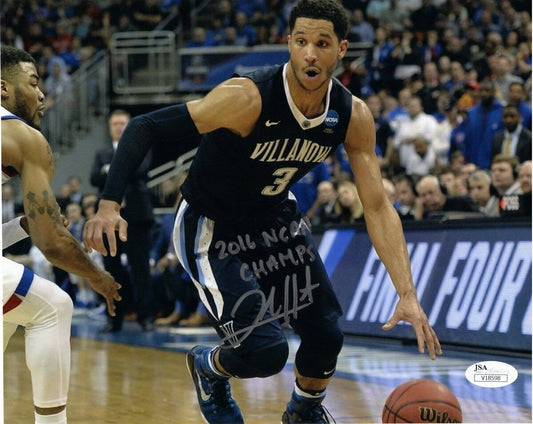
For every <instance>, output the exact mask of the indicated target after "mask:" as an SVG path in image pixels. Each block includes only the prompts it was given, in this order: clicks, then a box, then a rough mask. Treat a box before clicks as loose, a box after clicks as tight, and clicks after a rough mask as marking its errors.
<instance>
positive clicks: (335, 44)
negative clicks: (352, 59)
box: [288, 18, 348, 91]
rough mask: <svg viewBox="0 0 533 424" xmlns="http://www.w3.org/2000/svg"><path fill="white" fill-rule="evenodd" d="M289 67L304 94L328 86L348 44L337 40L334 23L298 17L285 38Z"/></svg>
mask: <svg viewBox="0 0 533 424" xmlns="http://www.w3.org/2000/svg"><path fill="white" fill-rule="evenodd" d="M288 43H289V53H290V67H291V69H292V72H293V75H294V77H295V79H296V81H297V82H298V84H299V86H300V87H301V88H303V89H304V90H306V91H316V90H319V89H321V88H325V87H327V84H328V83H329V80H330V79H331V76H332V75H333V71H334V70H335V68H336V67H337V62H338V61H339V60H341V59H342V58H343V57H344V55H345V53H346V48H347V46H348V41H346V40H343V41H339V39H338V37H337V35H336V34H335V31H334V30H333V23H332V22H330V21H326V20H323V19H309V18H298V19H296V22H295V24H294V28H293V30H292V32H291V34H290V36H289V38H288Z"/></svg>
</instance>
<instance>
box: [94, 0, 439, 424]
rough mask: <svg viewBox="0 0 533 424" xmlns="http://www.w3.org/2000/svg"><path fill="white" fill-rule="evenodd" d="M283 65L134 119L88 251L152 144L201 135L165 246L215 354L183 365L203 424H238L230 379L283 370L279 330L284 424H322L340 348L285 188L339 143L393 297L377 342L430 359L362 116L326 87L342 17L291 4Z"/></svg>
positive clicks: (307, 241) (317, 269)
mask: <svg viewBox="0 0 533 424" xmlns="http://www.w3.org/2000/svg"><path fill="white" fill-rule="evenodd" d="M289 28H290V36H289V39H288V47H289V52H290V60H289V62H288V63H286V64H285V65H283V66H275V67H270V68H267V69H263V70H260V71H257V72H255V73H252V74H250V75H247V76H245V77H235V78H231V79H230V80H228V81H226V82H223V83H222V84H220V85H219V86H217V87H216V88H214V89H213V90H212V91H211V92H210V93H208V94H207V95H206V96H205V97H204V98H202V99H200V100H194V101H191V102H188V103H187V104H184V105H178V106H173V107H170V108H165V109H162V110H159V111H155V112H152V113H149V114H146V115H144V116H141V117H137V118H135V119H133V121H131V123H130V126H129V127H128V128H127V129H126V131H125V133H124V135H123V139H122V141H121V142H120V144H119V146H120V147H119V150H118V152H117V154H116V156H115V159H114V161H113V163H112V165H111V170H110V173H109V178H108V182H109V184H107V185H106V188H105V190H104V194H103V198H104V200H102V201H100V205H99V210H98V214H97V217H96V218H94V219H93V220H92V221H90V222H89V224H88V225H87V226H86V230H85V234H84V240H85V241H86V245H87V247H88V248H94V249H96V250H98V251H100V252H102V253H105V252H106V250H105V248H104V245H103V243H102V237H103V234H106V235H107V237H108V238H109V239H110V252H111V254H115V252H116V250H115V245H114V237H115V236H114V231H115V230H116V229H117V230H119V236H120V237H121V239H123V240H124V239H125V238H126V223H125V221H124V220H123V219H122V218H121V217H120V215H119V208H120V202H121V199H122V194H123V191H124V186H125V182H126V181H127V179H128V178H129V175H131V174H132V173H133V172H134V170H135V168H136V166H138V164H139V163H140V162H141V160H142V158H143V156H144V155H145V154H146V152H147V151H148V149H149V148H150V145H151V144H152V143H155V141H156V140H159V139H162V138H168V137H169V136H170V135H174V137H175V139H176V140H179V141H182V140H187V139H189V138H190V137H195V136H198V134H203V138H202V141H201V144H200V147H199V149H198V153H197V155H196V157H195V159H194V161H193V164H192V166H191V169H190V172H189V176H188V178H187V180H186V181H185V183H184V184H183V186H182V193H183V200H182V201H181V203H180V205H179V207H178V214H177V218H176V225H175V233H174V243H175V246H176V252H177V254H178V256H179V258H180V261H181V263H182V265H183V266H184V268H185V269H186V270H188V272H189V274H190V275H191V277H192V279H193V281H194V284H195V285H196V287H197V289H198V292H199V295H200V298H201V299H202V301H203V303H204V305H205V306H206V308H207V310H208V311H209V313H210V315H211V319H212V322H213V326H214V327H215V328H216V329H217V331H218V333H219V335H220V336H221V338H222V340H223V342H224V343H223V344H222V345H220V346H217V347H215V348H209V347H207V346H197V347H195V348H193V349H192V350H191V351H190V352H189V354H188V358H187V364H188V367H189V371H190V373H191V375H192V377H193V380H194V383H195V386H196V390H197V394H198V401H199V404H200V409H201V412H202V415H203V417H204V419H205V420H206V421H208V422H210V423H222V422H223V423H230V422H231V423H238V422H243V417H242V414H241V412H240V410H239V407H238V406H237V404H236V402H235V400H234V399H233V398H232V396H231V391H230V385H229V381H228V380H229V378H230V377H239V378H250V377H267V376H270V375H273V374H276V373H278V372H279V371H280V370H281V369H282V368H283V366H284V365H285V362H286V360H287V356H288V344H287V341H286V339H285V336H284V333H283V330H282V325H281V324H280V321H282V322H283V321H285V322H288V323H290V325H291V326H292V328H293V329H294V330H295V332H296V333H297V334H298V335H299V336H300V338H301V344H300V346H299V348H298V351H297V353H296V359H295V373H296V382H295V387H294V391H293V394H292V398H291V400H290V401H289V403H288V405H287V409H286V411H285V412H284V413H283V416H282V421H283V422H284V423H296V422H305V423H322V422H327V420H328V418H327V414H326V411H325V410H324V408H323V407H322V400H323V399H324V396H325V389H326V387H327V385H328V383H329V381H330V380H331V378H332V375H333V373H334V371H335V366H336V361H337V356H338V354H339V352H340V350H341V347H342V343H343V334H342V332H341V330H340V328H339V325H338V318H339V316H340V315H341V313H342V312H341V308H340V306H339V303H338V301H337V299H336V296H335V294H334V292H333V289H332V286H331V282H330V281H329V278H328V276H327V274H326V271H325V269H324V266H323V264H322V262H321V260H320V257H319V255H318V252H317V249H316V247H315V245H314V243H313V240H312V236H311V234H310V232H309V228H307V226H306V224H305V222H304V221H302V220H301V213H300V212H299V211H298V208H297V205H296V202H295V201H294V200H293V199H292V198H291V196H290V193H289V188H290V187H291V185H292V184H294V183H295V182H296V181H298V179H300V178H301V177H302V176H303V175H305V174H306V173H307V172H308V171H309V170H310V169H311V168H312V167H313V166H314V165H316V163H318V162H320V161H322V160H324V159H325V158H326V157H327V156H328V155H329V153H330V152H331V151H333V150H334V149H335V148H336V147H337V146H338V145H339V144H340V143H344V145H345V148H346V151H347V154H348V156H349V160H350V165H351V167H352V169H353V172H354V175H355V181H356V184H357V189H358V192H359V195H360V197H361V201H362V203H363V205H364V210H365V219H366V223H367V227H368V232H369V234H370V237H371V239H372V242H373V244H374V246H375V248H376V250H377V252H378V254H379V255H380V257H381V259H382V260H383V263H384V264H385V266H386V267H387V270H388V272H389V274H390V276H391V279H392V281H393V283H394V285H395V287H396V290H397V291H398V294H399V296H400V299H399V302H398V304H397V306H396V309H395V311H394V314H393V316H392V317H391V318H390V319H389V321H388V322H387V323H386V324H385V325H384V329H386V330H388V329H391V328H393V327H394V326H395V325H396V323H397V322H398V321H400V320H404V321H408V322H410V323H411V324H412V325H413V327H414V330H415V332H416V336H417V339H418V347H419V350H420V352H423V351H424V346H425V345H426V346H427V348H428V351H429V355H430V357H431V358H432V359H434V358H435V354H436V353H437V354H440V353H441V349H440V344H439V341H438V338H437V336H436V334H435V332H434V331H433V329H432V328H431V326H430V325H429V323H428V320H427V317H426V315H425V313H424V312H423V310H422V308H421V306H420V304H419V302H418V300H417V297H416V291H415V287H414V284H413V282H412V277H411V272H410V265H409V259H408V254H407V248H406V244H405V240H404V237H403V232H402V228H401V223H400V221H399V218H398V214H397V213H396V211H395V210H394V209H393V207H392V205H391V203H390V202H389V201H388V199H387V197H386V195H385V193H384V190H383V186H382V183H381V174H380V170H379V166H378V162H377V158H376V156H375V154H374V145H375V128H374V121H373V118H372V115H371V114H370V112H369V110H368V109H367V107H366V106H365V104H364V103H363V102H362V101H361V100H360V99H358V98H356V97H354V96H352V95H351V94H350V93H349V92H348V91H347V90H346V89H345V88H344V87H343V86H342V85H341V84H340V83H339V82H338V81H337V80H334V79H332V74H333V71H334V70H335V68H336V66H337V62H338V61H339V60H341V59H342V58H343V57H344V55H345V53H346V49H347V45H348V42H347V40H346V37H345V36H346V32H347V29H348V18H347V16H346V13H345V10H344V8H343V6H342V5H341V3H340V2H337V1H335V0H300V1H299V2H297V4H296V5H295V6H294V8H293V9H292V11H291V15H290V19H289Z"/></svg>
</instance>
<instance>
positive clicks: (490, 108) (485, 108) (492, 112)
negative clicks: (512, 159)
mask: <svg viewBox="0 0 533 424" xmlns="http://www.w3.org/2000/svg"><path fill="white" fill-rule="evenodd" d="M494 93H495V87H494V84H493V83H492V82H491V81H489V80H484V81H483V82H482V83H481V85H480V87H479V96H480V102H479V103H478V104H477V105H476V106H474V107H473V108H472V109H470V110H469V111H468V116H467V119H466V123H465V126H466V128H465V158H466V160H467V161H468V162H473V163H475V164H476V165H477V166H479V167H480V168H483V169H488V168H489V167H490V162H491V152H492V140H493V138H494V135H495V134H497V133H498V132H500V131H502V129H503V124H502V110H503V105H502V104H501V102H500V101H499V100H497V99H496V98H495V96H494Z"/></svg>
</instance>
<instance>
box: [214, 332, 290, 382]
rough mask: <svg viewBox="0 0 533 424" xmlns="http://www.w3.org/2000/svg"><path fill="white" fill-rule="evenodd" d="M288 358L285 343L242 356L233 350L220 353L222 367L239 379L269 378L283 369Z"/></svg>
mask: <svg viewBox="0 0 533 424" xmlns="http://www.w3.org/2000/svg"><path fill="white" fill-rule="evenodd" d="M288 357H289V345H288V343H287V341H284V342H282V343H278V344H276V345H274V346H270V347H268V348H265V349H260V350H255V351H253V352H249V353H247V354H246V355H242V356H241V355H238V354H237V353H236V352H235V351H234V350H233V349H232V350H229V349H222V350H221V351H220V362H221V364H222V366H223V367H224V368H225V369H226V370H227V371H229V372H230V373H231V374H232V375H233V376H235V377H239V378H252V377H270V376H271V375H274V374H277V373H279V372H280V371H281V370H282V369H283V367H284V366H285V364H286V362H287V358H288Z"/></svg>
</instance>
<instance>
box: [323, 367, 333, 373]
mask: <svg viewBox="0 0 533 424" xmlns="http://www.w3.org/2000/svg"><path fill="white" fill-rule="evenodd" d="M335 368H336V367H335ZM335 368H333V369H332V370H331V371H324V375H328V374H333V373H334V372H335Z"/></svg>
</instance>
